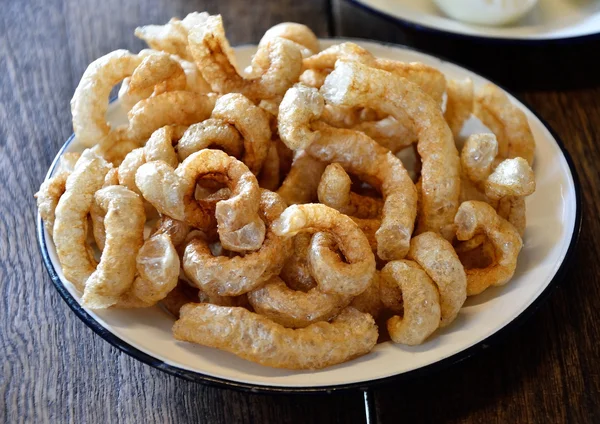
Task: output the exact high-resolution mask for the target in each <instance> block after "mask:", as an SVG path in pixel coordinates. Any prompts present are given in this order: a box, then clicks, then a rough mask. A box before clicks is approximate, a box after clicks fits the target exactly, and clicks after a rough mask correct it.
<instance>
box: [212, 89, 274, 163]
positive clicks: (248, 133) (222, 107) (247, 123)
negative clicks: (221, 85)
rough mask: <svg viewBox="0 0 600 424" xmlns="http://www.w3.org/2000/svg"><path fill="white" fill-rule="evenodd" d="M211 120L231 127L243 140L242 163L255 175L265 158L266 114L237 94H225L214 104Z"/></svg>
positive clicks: (268, 139)
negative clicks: (219, 120) (216, 120)
mask: <svg viewBox="0 0 600 424" xmlns="http://www.w3.org/2000/svg"><path fill="white" fill-rule="evenodd" d="M212 118H215V119H221V120H222V121H223V122H226V123H228V124H231V125H233V126H234V127H235V128H236V129H237V130H238V131H239V133H240V134H241V135H242V137H243V139H244V156H243V157H242V161H243V162H244V163H245V164H246V166H248V168H250V171H252V172H253V173H254V174H255V175H258V173H259V172H260V169H261V168H262V166H263V163H264V162H265V159H266V158H267V153H268V151H269V144H270V142H271V129H270V127H269V118H268V117H267V115H266V113H265V112H264V111H263V110H262V109H261V108H259V107H258V106H254V104H253V103H252V102H251V101H250V100H248V99H247V98H246V97H244V96H243V95H241V94H238V93H231V94H225V95H224V96H222V97H220V98H219V100H217V103H216V104H215V108H214V110H213V112H212Z"/></svg>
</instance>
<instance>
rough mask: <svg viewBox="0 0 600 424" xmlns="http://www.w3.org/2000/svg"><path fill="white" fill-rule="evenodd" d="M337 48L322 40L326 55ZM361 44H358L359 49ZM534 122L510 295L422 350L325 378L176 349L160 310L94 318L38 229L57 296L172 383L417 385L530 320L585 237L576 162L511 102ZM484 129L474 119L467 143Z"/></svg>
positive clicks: (379, 349)
mask: <svg viewBox="0 0 600 424" xmlns="http://www.w3.org/2000/svg"><path fill="white" fill-rule="evenodd" d="M339 41H340V40H323V41H322V46H323V47H327V46H329V45H331V44H334V43H337V42H339ZM354 41H356V40H354ZM358 43H359V44H361V45H362V46H364V47H365V48H367V49H369V50H370V51H371V52H373V53H374V54H375V55H377V56H379V57H386V58H391V59H396V60H402V61H407V62H412V61H419V62H424V63H426V64H429V65H433V66H435V67H437V68H439V69H440V70H441V71H443V72H444V73H445V74H446V75H447V76H448V77H449V78H464V77H470V78H471V79H472V80H473V81H474V83H475V85H476V86H480V85H482V84H484V83H485V82H487V80H486V79H484V78H482V77H480V76H479V75H476V74H474V73H473V72H470V71H468V70H466V69H464V68H461V67H459V66H456V65H454V64H452V63H448V62H443V61H441V60H439V59H436V58H435V57H432V56H428V55H425V54H422V53H418V52H415V51H413V50H408V49H406V48H402V47H399V46H389V45H382V44H376V43H373V42H366V41H358ZM254 51H255V47H250V46H244V47H238V48H237V49H236V52H237V54H238V59H239V62H240V63H241V64H242V65H245V64H247V63H249V59H250V56H251V54H252V53H253V52H254ZM511 99H512V101H513V102H515V103H516V104H517V105H519V106H520V107H521V108H522V109H523V110H524V111H525V113H526V114H527V117H528V118H529V123H530V125H531V129H532V131H533V134H534V136H535V140H536V143H537V148H536V156H535V172H536V180H537V191H536V192H535V194H534V195H532V196H530V197H529V198H527V221H528V226H527V231H526V233H525V237H524V240H525V246H524V249H523V251H522V252H521V255H520V257H519V265H518V268H517V271H516V274H515V277H514V278H513V280H512V281H511V282H510V283H509V284H507V285H506V286H504V287H495V288H491V289H488V290H487V291H486V292H485V293H483V294H482V295H479V296H476V297H474V298H470V299H468V300H467V302H466V304H465V306H464V308H463V309H462V310H461V312H460V314H459V316H458V318H457V319H456V321H455V322H454V323H453V324H452V325H450V326H449V327H448V328H444V329H443V330H439V331H436V333H434V334H433V336H432V337H431V338H430V340H429V341H428V342H427V343H425V344H423V345H421V346H418V347H407V346H401V345H396V344H393V343H391V342H387V343H382V344H379V345H377V346H376V347H375V349H374V350H373V351H372V352H371V353H369V354H368V355H365V356H363V357H361V358H358V359H356V360H353V361H350V362H347V363H345V364H341V365H338V366H334V367H330V368H326V369H324V370H321V371H305V372H298V371H286V370H278V369H271V368H267V367H263V366H261V365H257V364H253V363H251V362H248V361H245V360H243V359H240V358H237V357H236V356H234V355H232V354H229V353H226V352H222V351H219V350H216V349H211V348H207V347H202V346H197V345H194V344H190V343H182V342H178V341H176V340H175V339H174V338H173V336H172V334H171V326H172V325H173V322H174V318H173V317H172V316H171V315H169V314H168V313H166V312H165V311H164V310H162V309H161V308H160V307H158V306H157V307H153V308H149V309H134V310H112V309H111V310H100V311H91V310H87V309H85V308H83V307H82V306H81V305H80V297H81V294H80V293H78V292H77V291H76V290H75V289H74V287H73V286H72V285H71V284H70V283H69V282H68V281H66V280H65V278H64V276H63V274H62V272H61V268H60V264H59V262H58V259H57V256H56V250H55V248H54V244H53V243H52V239H51V237H50V236H49V235H48V234H47V233H46V232H45V230H44V229H43V226H42V225H41V220H40V219H38V234H39V242H40V247H41V250H42V255H43V257H44V260H45V263H46V266H47V268H48V271H49V273H50V276H51V277H52V280H53V282H54V284H55V285H56V288H57V289H58V291H59V292H60V294H61V295H62V296H63V298H64V299H65V300H66V301H67V303H68V304H69V306H70V307H71V308H72V309H73V310H74V311H75V313H76V314H77V315H78V316H79V317H80V318H81V319H82V320H83V321H84V322H85V323H86V324H87V325H88V326H90V327H91V328H92V329H93V330H94V331H95V332H97V333H98V334H99V335H100V336H102V337H103V338H104V339H106V340H107V341H108V342H110V343H112V344H113V345H114V346H116V347H118V348H120V349H121V350H123V351H125V352H126V353H128V354H130V355H132V356H134V357H136V358H137V359H139V360H141V361H143V362H145V363H148V364H150V365H152V366H155V367H157V368H159V369H162V370H164V371H167V372H169V373H172V374H175V375H178V376H181V377H183V378H187V379H190V380H194V381H200V382H203V383H209V384H210V383H214V384H218V385H224V386H229V387H236V388H243V389H250V390H255V391H292V392H308V391H321V390H327V391H331V390H338V389H347V388H352V387H365V386H368V385H369V384H373V383H375V382H381V381H387V380H388V379H390V378H392V377H395V378H399V377H408V376H414V375H415V374H416V373H422V372H424V371H431V370H434V369H436V368H437V367H440V366H441V365H442V364H447V363H448V362H456V361H458V360H460V359H463V358H465V357H467V356H469V355H471V354H473V353H474V352H475V351H477V350H478V349H480V348H481V347H482V346H483V345H484V344H489V343H490V341H491V339H490V338H491V337H492V336H494V337H497V336H498V332H499V331H500V330H502V329H503V328H505V327H507V326H508V325H509V324H511V323H513V325H515V324H516V323H517V322H520V321H522V320H523V319H524V318H525V317H526V316H528V315H529V314H530V313H531V312H532V311H533V310H534V309H535V307H536V306H537V305H538V304H539V302H540V301H541V299H542V298H544V297H545V295H547V294H548V293H549V292H550V289H551V288H552V287H553V286H554V285H555V283H556V282H557V281H558V280H559V279H560V278H561V276H562V274H563V273H564V271H565V266H566V263H567V262H568V258H569V256H571V254H572V252H573V248H574V245H575V241H576V238H577V234H578V231H579V221H580V208H579V195H578V188H577V187H578V184H577V182H576V177H575V175H574V173H573V168H572V166H571V162H570V159H569V158H568V157H567V156H566V153H565V151H564V150H563V149H562V147H561V145H560V144H559V142H558V141H557V139H556V138H555V136H553V134H552V132H551V131H550V130H549V128H548V127H546V126H545V125H544V123H543V122H542V121H540V119H539V118H538V117H537V116H536V115H535V114H534V113H533V112H531V111H530V110H529V109H527V107H526V106H525V105H523V104H522V103H520V102H519V101H518V100H517V99H515V98H513V97H511ZM124 118H125V116H124V113H123V111H122V110H121V109H120V107H119V104H118V102H115V103H113V104H112V105H111V107H110V110H109V112H108V119H109V121H111V122H113V123H117V122H119V123H121V122H123V120H124ZM484 129H485V128H484V127H483V126H482V125H481V124H480V123H479V122H478V121H477V120H475V119H472V120H471V121H469V122H468V123H467V125H466V126H465V129H464V135H467V134H470V133H473V132H478V131H482V130H484ZM81 149H82V148H81V146H79V145H78V143H77V140H76V139H74V138H71V139H69V140H68V141H67V142H66V144H65V145H64V147H63V149H62V150H61V151H60V152H59V154H58V156H57V157H56V159H55V160H54V162H53V164H52V166H51V167H50V170H49V172H48V177H49V176H51V175H52V173H53V170H54V168H55V165H56V163H57V160H58V158H59V157H60V155H61V154H63V153H64V152H69V151H78V150H79V151H80V150H81Z"/></svg>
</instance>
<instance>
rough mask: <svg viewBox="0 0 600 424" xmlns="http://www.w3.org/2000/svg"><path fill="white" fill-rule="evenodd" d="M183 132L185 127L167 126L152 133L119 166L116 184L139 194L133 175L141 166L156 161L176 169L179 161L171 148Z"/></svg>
mask: <svg viewBox="0 0 600 424" xmlns="http://www.w3.org/2000/svg"><path fill="white" fill-rule="evenodd" d="M184 130H185V127H174V126H170V125H167V126H164V127H162V128H159V129H157V130H156V131H154V132H153V133H152V135H151V136H150V139H149V140H148V141H147V142H146V145H145V146H144V147H139V148H137V149H134V150H132V151H131V152H129V153H128V154H127V156H125V158H124V159H123V162H121V164H120V165H119V171H118V173H117V175H118V183H119V184H121V185H124V186H125V187H127V188H128V189H129V190H131V191H133V192H135V193H138V194H141V192H140V190H139V189H138V187H137V185H136V184H135V174H136V173H137V170H138V169H139V168H140V167H141V166H142V165H143V164H145V163H146V162H152V161H157V160H158V161H162V162H164V163H165V164H167V165H168V166H170V167H173V168H174V167H176V166H177V165H178V164H179V160H178V158H177V153H175V149H174V148H173V143H174V142H175V140H176V139H178V138H179V137H181V135H182V134H181V133H182V132H183V131H184Z"/></svg>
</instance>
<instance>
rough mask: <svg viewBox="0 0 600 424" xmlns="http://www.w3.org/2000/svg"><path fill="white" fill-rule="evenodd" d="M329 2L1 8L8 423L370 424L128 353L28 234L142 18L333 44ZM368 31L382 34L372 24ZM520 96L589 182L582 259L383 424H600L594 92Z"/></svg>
mask: <svg viewBox="0 0 600 424" xmlns="http://www.w3.org/2000/svg"><path fill="white" fill-rule="evenodd" d="M327 7H328V2H327V1H325V0H322V1H321V0H307V1H303V2H295V1H292V0H272V1H263V2H252V4H250V2H244V1H241V0H227V1H217V0H214V1H184V0H171V1H158V0H136V1H129V2H121V1H117V0H108V1H103V2H97V1H91V0H84V1H75V0H64V1H61V0H46V1H41V0H29V1H18V0H8V1H5V2H3V3H2V12H1V13H0V182H1V183H2V188H1V190H0V236H1V237H0V295H1V297H0V352H2V354H3V355H2V356H3V359H2V362H1V363H2V367H1V372H0V402H1V404H0V422H7V423H30V422H36V423H38V422H53V423H54V422H57V423H58V422H61V423H62V422H77V423H79V422H82V423H83V422H85V423H103V422H110V423H112V422H128V423H129V422H160V423H186V422H210V423H238V422H239V423H242V422H286V423H287V422H290V423H293V422H298V423H305V422H342V423H359V422H364V418H363V409H362V396H361V394H359V393H352V392H351V393H346V394H336V395H331V396H327V395H323V396H300V397H298V396H295V397H291V396H262V395H253V394H246V393H238V392H233V391H229V390H221V389H215V388H210V387H204V386H201V385H198V384H193V383H189V382H186V381H182V380H179V379H177V378H175V377H172V376H170V375H167V374H164V373H162V372H160V371H157V370H155V369H153V368H151V367H149V366H146V365H143V364H141V363H139V362H138V361H136V360H134V359H132V358H130V357H129V356H127V355H125V354H123V353H121V352H119V351H118V350H116V349H114V348H112V347H111V346H110V345H109V344H108V343H106V342H104V341H103V340H102V339H101V338H99V337H97V336H96V335H94V334H93V332H92V331H91V330H90V329H88V328H87V327H86V326H85V325H84V324H83V323H81V322H80V321H79V320H78V319H77V318H76V317H75V315H74V314H73V313H72V312H71V311H70V310H69V309H68V307H67V306H66V304H65V303H64V302H63V301H62V300H61V299H60V297H59V296H58V294H57V293H56V291H55V290H54V288H53V286H52V284H51V282H50V280H49V278H48V277H47V273H46V271H45V269H44V268H43V264H42V260H41V257H40V255H39V251H38V247H37V243H36V239H35V226H34V222H35V215H36V211H35V202H34V199H33V193H34V192H35V191H36V190H37V188H38V186H39V184H40V182H41V181H42V179H43V177H44V174H45V172H46V169H47V167H48V165H49V164H50V162H51V160H52V158H53V157H54V155H55V153H56V151H57V150H58V148H59V147H60V146H61V145H62V143H63V142H64V140H65V139H66V138H67V137H68V136H69V135H70V133H71V124H70V111H69V100H70V98H71V96H72V93H73V90H74V88H75V86H76V84H77V82H78V80H79V78H80V76H81V73H82V72H83V70H84V69H85V67H86V65H87V64H88V63H89V62H90V61H91V60H93V59H95V58H96V57H98V56H100V55H102V54H104V53H106V52H108V51H111V50H114V49H117V48H127V49H132V50H137V49H140V48H142V43H141V42H139V41H138V40H136V39H135V38H134V37H133V36H132V32H133V29H134V28H135V27H136V26H137V25H139V24H143V23H159V22H164V21H166V20H167V19H168V18H169V17H171V16H183V15H185V14H186V13H187V12H189V11H192V10H209V11H210V12H213V13H222V14H223V16H224V19H225V22H226V25H227V29H228V33H229V37H230V39H231V40H232V43H234V44H238V43H245V42H256V41H257V40H258V39H259V38H260V36H261V35H262V33H263V32H264V30H265V29H267V28H268V27H269V26H271V25H273V24H275V23H277V22H280V21H284V20H292V21H298V22H303V23H306V24H308V25H310V26H311V27H312V28H313V30H315V32H316V33H317V34H318V35H320V36H325V35H327V34H328V22H329V15H328V12H329V11H328V9H327ZM363 22H366V21H363ZM363 26H364V28H365V33H366V34H365V35H371V36H375V35H373V34H376V31H375V30H373V29H369V28H373V24H371V25H363ZM375 26H378V24H375ZM337 27H338V28H340V27H341V25H340V23H339V22H337ZM382 28H383V25H382ZM346 30H347V29H346ZM387 31H389V33H388V35H392V34H393V35H394V37H399V35H398V34H397V33H396V32H395V30H394V29H390V28H389V27H388V30H387ZM344 33H345V34H347V32H344ZM352 35H356V34H355V33H353V34H352ZM379 35H381V34H379ZM521 94H523V95H524V97H525V100H527V101H528V102H530V103H531V104H532V106H533V107H534V108H535V109H536V110H537V111H538V112H539V113H540V114H541V115H542V117H544V118H545V119H546V120H548V122H549V123H550V124H551V125H552V126H553V127H554V128H555V130H556V131H557V133H558V134H559V136H560V137H562V139H563V140H564V141H565V144H566V146H567V149H568V150H569V151H570V153H571V154H572V155H573V159H574V161H575V164H576V167H577V169H578V171H579V174H580V177H581V182H582V188H583V195H584V227H583V230H582V235H581V243H580V249H579V251H578V257H577V261H576V264H575V266H574V268H573V269H572V271H571V272H570V274H569V277H568V278H567V280H566V281H565V283H564V284H562V285H561V286H560V287H559V288H558V289H557V291H556V293H554V295H553V296H552V297H551V298H550V301H549V302H547V303H545V304H544V305H543V306H542V307H541V308H540V310H539V312H538V313H537V314H536V315H534V317H533V318H532V319H531V320H529V321H528V322H527V323H526V324H525V325H524V326H523V327H522V328H521V329H519V330H518V331H516V332H514V333H512V334H510V335H508V336H507V337H506V338H505V339H504V340H503V341H502V342H501V343H500V344H499V345H497V346H494V347H492V348H490V349H488V350H486V351H485V352H484V353H482V354H481V355H479V356H477V357H475V358H472V359H469V360H467V361H464V362H463V363H461V364H459V365H457V366H455V367H452V368H450V369H448V370H445V371H442V372H440V373H438V374H436V375H433V376H430V377H427V378H423V379H420V380H418V381H413V382H410V383H401V384H394V385H392V386H388V387H384V388H381V389H377V390H375V398H376V407H377V417H378V421H379V422H383V423H388V422H389V423H392V422H398V421H404V422H420V421H431V422H451V423H458V422H464V423H480V422H481V423H489V422H492V423H493V422H498V423H504V422H514V423H517V422H518V423H520V422H544V423H548V422H550V423H554V422H556V423H559V422H565V423H568V422H577V423H588V422H589V423H594V422H600V405H599V404H598V398H599V395H600V375H599V371H598V363H599V360H600V347H599V344H598V343H597V340H598V339H599V338H600V334H599V333H600V325H599V324H598V323H599V322H600V308H599V306H598V305H599V304H600V285H599V284H598V283H599V282H600V265H599V263H598V257H599V253H600V252H598V245H597V244H596V243H595V241H596V239H598V238H599V237H600V221H599V220H598V218H597V217H598V216H599V215H600V210H599V209H600V203H599V202H598V199H599V198H600V178H599V171H598V170H599V169H600V168H599V167H598V163H599V162H600V151H599V150H600V148H599V147H598V146H599V145H600V140H599V136H598V132H597V131H596V130H595V128H596V127H597V126H598V125H600V89H599V88H597V87H596V88H587V89H582V90H577V91H544V92H542V91H539V92H534V91H526V92H521Z"/></svg>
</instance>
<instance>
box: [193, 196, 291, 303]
mask: <svg viewBox="0 0 600 424" xmlns="http://www.w3.org/2000/svg"><path fill="white" fill-rule="evenodd" d="M284 209H285V204H284V202H283V201H282V200H281V198H280V197H279V196H278V195H277V194H275V193H272V192H270V191H267V190H263V191H262V194H261V200H260V214H261V217H262V219H263V220H264V222H266V224H267V231H266V236H265V238H264V242H263V243H262V244H261V246H260V247H259V249H258V250H257V251H255V252H251V253H247V254H246V255H244V256H234V257H231V258H229V257H227V256H214V255H213V253H212V252H211V250H210V246H209V243H208V242H207V241H206V240H204V239H202V238H194V239H193V240H191V241H190V242H189V244H188V245H187V246H186V248H185V253H184V259H183V268H184V270H185V273H186V274H187V275H188V277H189V278H190V279H191V280H192V281H193V282H194V284H195V285H197V286H198V288H200V289H202V290H203V291H205V292H207V293H208V294H211V295H219V296H238V295H241V294H243V293H247V292H249V291H251V290H254V289H256V288H257V287H260V286H261V285H262V284H264V283H265V282H266V281H267V280H269V279H270V278H272V277H273V276H276V275H278V274H279V272H280V271H281V268H282V267H283V264H284V263H285V261H286V260H287V258H288V257H289V256H290V254H291V248H292V242H291V240H290V239H287V238H284V237H281V236H279V235H277V234H275V233H274V231H273V228H272V227H273V221H274V220H275V219H276V218H278V217H279V216H280V215H281V213H282V212H283V210H284ZM261 222H262V221H261Z"/></svg>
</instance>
